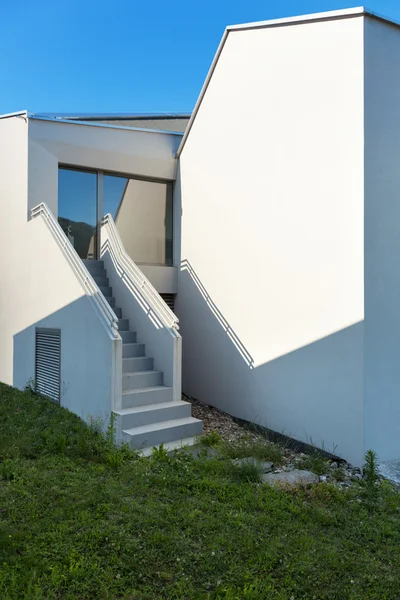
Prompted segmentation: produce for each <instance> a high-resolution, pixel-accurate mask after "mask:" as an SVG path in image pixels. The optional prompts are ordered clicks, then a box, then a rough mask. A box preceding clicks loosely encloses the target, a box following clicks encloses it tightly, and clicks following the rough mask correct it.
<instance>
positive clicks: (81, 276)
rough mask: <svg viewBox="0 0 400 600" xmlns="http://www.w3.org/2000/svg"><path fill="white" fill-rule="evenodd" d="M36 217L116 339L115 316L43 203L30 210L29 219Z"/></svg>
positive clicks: (117, 334) (116, 324) (116, 323)
mask: <svg viewBox="0 0 400 600" xmlns="http://www.w3.org/2000/svg"><path fill="white" fill-rule="evenodd" d="M37 217H42V219H43V220H44V222H45V223H46V225H47V227H48V229H49V230H50V232H51V234H52V235H53V238H54V239H55V241H56V242H57V244H58V247H59V248H60V250H61V252H62V253H63V255H64V257H65V258H66V259H67V261H68V263H69V264H70V266H71V267H72V270H73V271H74V273H75V275H76V277H77V279H78V281H79V283H80V284H81V286H82V288H83V290H84V292H85V294H86V296H87V297H88V298H89V300H90V301H91V302H92V304H93V306H94V308H95V310H96V312H97V314H98V315H99V317H100V319H101V321H102V322H103V325H104V326H105V327H106V328H107V329H110V330H111V331H110V333H111V335H112V337H113V338H115V339H118V338H119V333H118V318H117V316H116V314H115V313H114V311H113V310H112V308H111V306H110V305H109V304H108V302H107V300H106V299H105V297H104V296H103V294H102V293H101V291H100V289H99V287H98V285H97V284H96V282H95V281H94V279H93V277H92V276H91V274H90V273H89V271H88V269H87V268H86V267H85V265H84V263H83V261H82V259H81V258H80V256H79V255H78V253H77V252H76V250H75V248H74V247H73V245H72V244H71V242H70V240H69V239H68V237H67V236H66V234H65V233H64V231H63V229H62V228H61V226H60V224H59V222H58V221H57V219H56V218H55V216H54V215H53V213H52V212H51V210H50V209H49V207H48V206H47V204H46V203H45V202H41V203H40V204H38V205H37V206H35V207H34V208H32V210H31V218H32V219H35V218H37Z"/></svg>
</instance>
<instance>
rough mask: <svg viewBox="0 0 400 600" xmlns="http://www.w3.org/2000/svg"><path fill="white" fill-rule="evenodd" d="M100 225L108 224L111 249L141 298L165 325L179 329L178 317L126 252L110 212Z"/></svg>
mask: <svg viewBox="0 0 400 600" xmlns="http://www.w3.org/2000/svg"><path fill="white" fill-rule="evenodd" d="M101 225H102V227H103V226H104V225H107V226H108V230H109V233H110V237H111V241H112V244H113V246H114V248H113V250H114V252H115V253H116V254H117V257H118V260H119V262H120V265H121V266H122V267H123V269H124V270H125V271H126V273H127V274H128V275H129V277H130V278H131V280H132V281H133V283H134V284H135V287H136V288H137V290H138V291H139V293H140V294H141V295H142V296H143V298H144V299H145V300H146V301H147V303H148V304H149V306H150V307H151V309H152V310H153V312H154V313H155V314H156V315H157V317H158V318H159V319H160V321H161V322H162V323H163V325H164V326H165V327H168V328H169V329H173V330H175V331H178V330H179V319H178V317H177V316H176V315H175V313H174V312H173V311H172V310H171V309H170V308H169V306H168V305H167V304H166V302H164V300H163V299H162V298H161V296H160V294H159V293H158V292H157V290H156V289H155V287H154V286H153V285H152V284H151V283H150V281H149V280H148V279H147V277H146V276H145V275H144V273H143V272H142V271H141V270H140V269H139V267H138V266H137V265H136V263H135V262H134V261H133V260H132V258H131V257H130V256H129V254H128V253H127V252H126V250H125V247H124V244H123V242H122V240H121V237H120V235H119V233H118V230H117V227H116V225H115V222H114V219H113V218H112V215H111V214H110V213H107V214H106V215H105V216H104V217H103V219H102V221H101Z"/></svg>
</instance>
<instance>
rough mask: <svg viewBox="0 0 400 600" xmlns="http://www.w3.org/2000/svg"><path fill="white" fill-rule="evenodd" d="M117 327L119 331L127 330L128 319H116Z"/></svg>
mask: <svg viewBox="0 0 400 600" xmlns="http://www.w3.org/2000/svg"><path fill="white" fill-rule="evenodd" d="M118 329H119V330H120V331H128V330H129V319H118Z"/></svg>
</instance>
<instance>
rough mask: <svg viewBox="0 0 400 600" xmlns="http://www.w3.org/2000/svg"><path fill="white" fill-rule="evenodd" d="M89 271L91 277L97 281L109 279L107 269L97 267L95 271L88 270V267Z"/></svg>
mask: <svg viewBox="0 0 400 600" xmlns="http://www.w3.org/2000/svg"><path fill="white" fill-rule="evenodd" d="M86 268H87V270H88V271H89V273H90V274H91V276H92V277H93V279H97V278H99V279H100V278H105V277H107V272H106V270H105V269H102V268H101V267H96V268H95V269H93V268H90V267H89V268H88V267H86Z"/></svg>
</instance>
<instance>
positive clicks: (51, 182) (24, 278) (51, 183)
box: [0, 114, 181, 422]
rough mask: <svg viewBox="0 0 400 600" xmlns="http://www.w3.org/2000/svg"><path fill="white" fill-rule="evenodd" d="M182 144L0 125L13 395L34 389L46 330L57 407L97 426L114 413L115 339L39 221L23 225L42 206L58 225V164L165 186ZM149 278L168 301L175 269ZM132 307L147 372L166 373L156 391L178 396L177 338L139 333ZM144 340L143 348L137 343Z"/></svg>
mask: <svg viewBox="0 0 400 600" xmlns="http://www.w3.org/2000/svg"><path fill="white" fill-rule="evenodd" d="M180 140H181V136H180V135H169V134H166V133H162V132H160V133H154V132H150V131H139V130H128V129H122V128H118V127H97V126H95V125H84V124H73V123H66V122H55V121H47V120H42V119H37V120H36V119H34V118H28V115H27V114H20V115H18V116H14V117H9V118H2V119H0V201H1V205H2V215H3V220H2V234H1V236H0V244H1V247H0V248H1V272H2V274H3V279H2V281H3V285H2V286H1V289H0V331H1V335H0V380H1V381H3V382H5V383H8V384H10V385H14V386H15V387H18V388H20V389H23V388H24V387H25V386H27V385H33V384H34V378H35V334H36V330H37V328H46V329H48V328H50V329H53V328H54V329H57V330H60V332H61V374H60V379H61V404H62V405H63V406H65V407H67V408H69V409H70V410H71V411H73V412H75V413H76V414H78V415H79V416H81V417H82V418H84V419H87V418H89V417H101V418H102V419H103V421H104V422H108V419H109V415H110V411H111V410H112V409H113V408H114V409H115V408H120V406H121V380H122V379H123V370H124V366H123V362H122V360H123V359H122V356H121V337H120V336H119V335H118V332H117V333H115V331H113V329H112V327H111V326H110V325H109V324H107V322H106V321H105V320H104V319H103V320H102V319H101V318H99V313H98V312H96V310H95V309H94V304H93V301H92V300H93V299H92V298H91V292H90V290H89V289H87V288H85V284H84V282H82V280H80V279H79V277H78V276H77V274H76V271H74V268H73V267H71V264H70V263H69V262H68V260H66V255H65V252H64V251H63V249H62V247H60V245H58V244H57V242H56V240H55V238H54V236H53V235H52V233H51V230H50V229H49V228H48V226H47V225H46V222H45V220H43V219H41V218H35V219H31V210H32V208H34V207H36V206H37V205H39V204H41V203H43V202H45V203H46V204H47V206H48V207H49V209H50V212H51V213H52V215H53V217H54V218H55V219H57V215H58V170H59V166H60V165H64V164H67V165H73V166H74V167H78V168H79V167H81V168H86V169H88V168H89V169H90V168H93V169H96V170H103V169H104V170H106V171H112V172H117V173H119V172H121V173H125V174H129V175H133V176H139V177H152V178H159V179H163V180H164V179H165V180H170V181H172V180H173V179H174V178H175V172H176V160H175V159H174V158H173V155H174V153H175V152H176V150H177V147H178V144H179V142H180ZM103 237H104V236H103ZM61 245H62V244H61ZM77 258H78V260H80V259H79V257H77ZM153 269H154V274H155V277H154V279H155V285H156V286H158V289H159V291H160V292H164V291H165V292H167V293H171V290H172V292H173V293H174V292H176V280H177V277H176V271H177V269H176V267H165V272H164V267H161V266H157V267H153V266H152V265H147V266H146V270H147V273H146V275H147V278H148V279H149V280H151V279H153ZM147 283H148V284H149V281H147ZM115 286H116V287H118V286H119V282H118V281H116V282H115ZM97 294H99V292H97ZM121 295H122V294H121ZM133 298H134V296H132V293H131V299H130V303H131V304H132V303H135V302H136V303H137V300H136V298H139V302H141V303H142V304H143V298H142V297H141V296H140V294H137V295H136V297H135V299H133ZM103 304H104V299H103ZM124 304H126V305H127V306H126V307H125V312H126V318H129V317H130V316H131V312H132V310H131V309H130V307H129V302H128V301H127V300H126V301H124ZM138 306H139V308H136V320H137V321H140V327H139V329H140V331H138V333H137V335H138V342H140V343H143V344H144V343H145V342H146V341H147V342H148V350H152V347H153V346H155V348H154V350H155V352H154V355H155V359H154V360H155V367H156V368H160V367H161V368H163V369H165V372H164V374H163V375H164V382H165V383H166V385H170V386H173V391H174V394H175V396H176V395H179V396H180V389H181V382H180V378H181V376H180V360H181V357H180V336H179V334H177V335H174V336H173V338H174V344H175V345H174V344H173V343H172V342H170V341H169V339H170V337H171V335H170V334H169V333H168V332H167V330H166V329H165V328H164V329H163V327H162V324H161V325H160V324H159V323H158V324H157V327H155V326H154V324H153V323H150V321H149V319H147V321H148V323H147V324H146V315H147V314H148V312H149V310H147V313H145V312H144V309H143V308H140V306H141V305H140V304H139V305H138ZM111 312H112V311H111ZM134 312H135V311H134ZM142 315H143V316H142ZM114 319H115V320H116V321H118V319H117V317H115V315H114ZM147 330H148V333H149V338H151V341H150V339H149V340H146V339H143V338H146V333H147ZM157 340H159V341H160V348H161V351H160V348H159V347H158V345H157ZM163 340H166V341H163ZM175 346H177V349H176V347H175ZM143 360H147V359H145V358H143ZM171 363H172V364H171Z"/></svg>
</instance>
